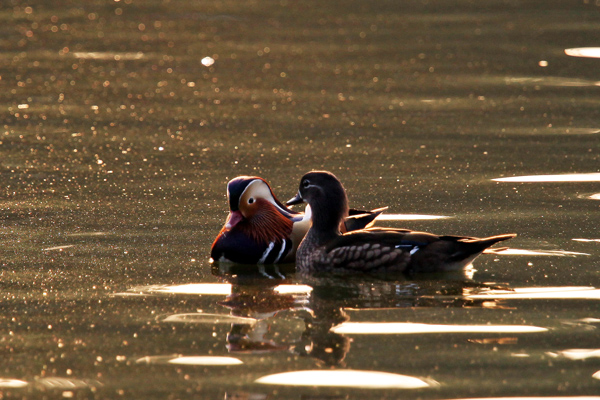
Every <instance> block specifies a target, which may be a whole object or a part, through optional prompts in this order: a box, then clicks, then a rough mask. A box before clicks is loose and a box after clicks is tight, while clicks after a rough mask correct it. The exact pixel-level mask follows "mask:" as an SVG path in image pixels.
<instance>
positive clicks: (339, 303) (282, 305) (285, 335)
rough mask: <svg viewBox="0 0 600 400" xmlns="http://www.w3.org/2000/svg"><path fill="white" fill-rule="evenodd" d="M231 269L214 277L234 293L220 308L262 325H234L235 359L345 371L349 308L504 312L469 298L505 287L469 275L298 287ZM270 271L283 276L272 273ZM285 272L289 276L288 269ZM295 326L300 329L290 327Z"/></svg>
mask: <svg viewBox="0 0 600 400" xmlns="http://www.w3.org/2000/svg"><path fill="white" fill-rule="evenodd" d="M232 267H233V266H228V267H226V268H225V267H223V266H220V267H219V268H214V267H213V273H214V274H216V275H218V276H219V277H220V279H222V280H223V281H225V282H227V283H230V284H231V285H232V292H231V295H229V296H228V297H227V298H226V299H225V300H224V301H220V302H219V304H221V305H223V306H225V307H227V308H228V309H229V310H230V312H231V314H232V315H234V316H239V317H245V318H252V319H254V320H255V321H256V322H255V323H247V322H246V323H233V324H232V325H231V330H230V333H229V334H228V336H227V348H228V349H229V352H231V353H240V352H242V353H264V352H281V351H287V352H293V353H295V354H298V355H302V356H308V357H311V358H314V359H315V360H318V361H319V362H320V363H322V364H323V365H328V366H344V360H345V358H346V355H347V353H348V352H349V351H350V347H351V339H350V338H349V337H348V336H347V335H344V334H339V333H336V332H335V329H334V328H335V327H337V326H339V325H341V324H343V323H346V322H349V321H350V317H349V316H348V314H347V313H346V310H347V309H352V310H353V313H354V312H360V311H361V310H365V311H366V310H373V309H395V308H414V307H445V308H448V307H486V308H487V307H498V306H499V305H498V304H497V303H496V302H494V301H493V300H492V301H490V300H489V299H487V300H486V299H479V300H478V299H473V298H470V297H469V295H470V294H472V293H477V292H485V291H486V290H489V289H496V288H498V287H497V286H490V285H486V284H480V283H477V282H474V281H472V280H471V279H468V278H467V277H465V274H464V273H453V274H449V273H446V274H443V276H441V275H440V274H436V275H435V276H431V277H429V279H425V278H422V279H419V280H414V279H411V280H409V279H406V278H398V277H395V278H393V279H387V278H381V277H373V276H367V277H365V276H360V277H359V276H342V277H327V278H324V277H310V278H308V277H304V278H303V279H302V280H301V281H297V280H294V278H295V275H294V274H293V270H292V271H291V272H289V273H287V277H283V278H278V279H269V278H266V277H265V271H264V270H263V269H262V268H259V267H258V266H239V268H237V269H236V268H232ZM272 268H275V267H272ZM266 272H267V274H266V275H276V273H275V272H274V271H272V270H267V271H266ZM278 273H279V274H281V275H282V276H284V274H283V273H282V272H281V271H278ZM299 283H300V284H299ZM279 313H292V315H294V314H295V315H296V318H289V315H288V317H286V318H280V319H278V321H279V322H280V323H281V325H279V324H277V323H276V320H277V314H279ZM291 320H296V321H298V322H299V323H300V324H298V325H293V326H290V322H289V321H291ZM377 322H389V321H377ZM392 322H397V321H392ZM284 325H285V326H284Z"/></svg>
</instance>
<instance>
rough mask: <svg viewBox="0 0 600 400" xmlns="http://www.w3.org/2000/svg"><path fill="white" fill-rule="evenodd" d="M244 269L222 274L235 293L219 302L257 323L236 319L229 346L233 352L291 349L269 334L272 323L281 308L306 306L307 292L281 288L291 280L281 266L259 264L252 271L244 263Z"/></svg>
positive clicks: (295, 308)
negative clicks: (237, 320) (284, 273)
mask: <svg viewBox="0 0 600 400" xmlns="http://www.w3.org/2000/svg"><path fill="white" fill-rule="evenodd" d="M242 270H243V272H242V271H240V272H241V273H240V274H239V275H238V274H237V273H231V271H232V270H231V269H228V271H229V273H227V274H226V275H221V276H222V278H223V279H224V280H225V281H227V282H228V283H231V285H232V286H231V294H230V295H228V296H227V298H226V299H225V300H223V301H220V302H219V304H220V305H222V306H224V307H226V308H228V309H229V310H230V312H231V315H234V316H237V317H244V318H249V319H251V320H252V321H254V323H233V324H232V325H231V330H230V332H229V334H228V335H227V349H228V350H229V352H230V353H264V352H279V351H289V350H290V349H291V348H292V346H291V345H290V344H286V343H282V342H276V341H275V340H274V339H273V338H269V336H270V333H271V324H272V323H273V319H274V318H275V316H276V315H277V314H278V313H279V312H281V311H287V310H291V311H293V310H299V309H302V308H303V306H304V304H305V303H306V301H307V300H306V296H307V294H302V293H300V294H298V293H292V294H290V293H285V292H283V293H282V292H280V291H277V290H276V289H277V287H279V286H281V285H285V284H289V281H288V280H287V279H286V278H285V276H284V275H283V274H282V273H281V271H279V269H278V268H273V269H265V268H263V267H255V268H251V270H250V271H248V267H247V266H243V268H242ZM234 271H235V269H234ZM213 272H215V270H214V269H213ZM249 272H250V273H249ZM273 276H278V277H279V278H273ZM284 339H286V338H284Z"/></svg>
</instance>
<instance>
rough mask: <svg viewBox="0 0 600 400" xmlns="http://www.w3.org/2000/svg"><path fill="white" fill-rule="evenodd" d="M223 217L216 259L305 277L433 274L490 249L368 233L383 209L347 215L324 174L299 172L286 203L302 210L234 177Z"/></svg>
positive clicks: (417, 235) (255, 182)
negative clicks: (291, 270)
mask: <svg viewBox="0 0 600 400" xmlns="http://www.w3.org/2000/svg"><path fill="white" fill-rule="evenodd" d="M227 196H228V198H229V208H230V213H229V216H228V218H227V221H226V223H225V226H224V227H223V229H221V232H219V235H218V236H217V238H216V239H215V241H214V243H213V245H212V249H211V258H212V259H213V260H214V261H217V262H223V261H229V262H234V263H241V264H274V263H286V262H294V261H295V262H296V266H297V268H298V269H299V270H301V271H306V272H319V271H331V272H349V271H352V272H384V271H385V272H392V271H394V272H396V271H397V272H437V271H448V270H458V269H462V268H464V267H466V266H468V265H470V264H471V262H472V261H473V259H475V257H477V256H478V255H479V254H481V253H482V252H483V251H484V250H485V249H486V248H488V247H490V246H492V245H493V244H495V243H497V242H500V241H503V240H507V239H510V238H512V237H514V236H516V235H515V234H504V235H498V236H491V237H487V238H473V237H464V236H438V235H434V234H431V233H426V232H418V231H411V230H408V229H395V228H372V227H371V225H372V224H373V223H374V220H375V218H376V217H377V216H379V215H380V214H381V213H382V212H383V210H384V209H385V208H383V209H377V210H372V211H358V210H351V209H349V207H348V198H347V196H346V191H345V190H344V187H343V186H342V184H341V182H340V181H339V180H338V179H337V177H335V175H333V174H331V173H329V172H325V171H313V172H309V173H307V174H305V175H304V176H303V177H302V179H301V181H300V187H299V190H298V194H297V195H296V197H294V198H293V199H291V200H290V201H288V203H287V204H288V205H293V204H299V203H302V202H305V203H308V206H307V208H306V211H305V213H300V212H296V211H293V210H291V209H290V208H288V207H286V206H285V205H283V204H282V203H281V202H280V201H279V200H277V198H276V197H275V195H274V194H273V191H272V190H271V187H270V186H269V184H268V183H267V182H266V181H265V180H264V179H262V178H258V177H248V176H242V177H238V178H235V179H233V180H231V181H230V182H229V183H228V185H227Z"/></svg>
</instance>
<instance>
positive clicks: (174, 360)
mask: <svg viewBox="0 0 600 400" xmlns="http://www.w3.org/2000/svg"><path fill="white" fill-rule="evenodd" d="M136 363H137V364H173V365H204V366H210V365H212V366H224V365H241V364H243V363H244V362H243V361H242V360H240V359H238V358H234V357H221V356H183V355H177V356H146V357H142V358H139V359H138V360H136Z"/></svg>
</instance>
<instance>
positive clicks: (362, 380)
mask: <svg viewBox="0 0 600 400" xmlns="http://www.w3.org/2000/svg"><path fill="white" fill-rule="evenodd" d="M256 382H257V383H262V384H266V385H290V386H332V387H348V388H363V389H392V388H393V389H424V388H429V387H435V386H438V384H437V382H435V381H432V380H429V381H426V380H423V379H420V378H416V377H413V376H406V375H400V374H391V373H388V372H377V371H357V370H335V371H323V370H315V371H293V372H284V373H280V374H274V375H268V376H264V377H262V378H259V379H257V380H256Z"/></svg>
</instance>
